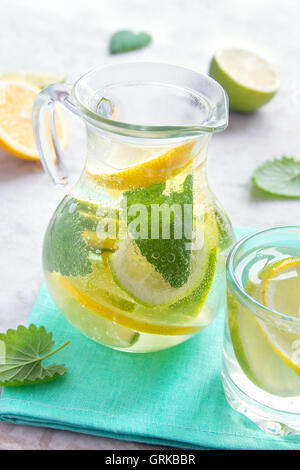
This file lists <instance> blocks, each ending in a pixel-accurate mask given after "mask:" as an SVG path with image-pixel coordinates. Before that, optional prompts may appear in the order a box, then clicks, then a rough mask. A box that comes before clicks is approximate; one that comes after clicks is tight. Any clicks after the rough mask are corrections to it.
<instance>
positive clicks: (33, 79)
mask: <svg viewBox="0 0 300 470" xmlns="http://www.w3.org/2000/svg"><path fill="white" fill-rule="evenodd" d="M2 79H13V80H14V79H18V80H24V81H26V82H29V83H32V85H35V86H37V87H39V88H40V89H42V88H45V87H46V86H48V85H50V84H51V83H58V82H64V81H65V80H66V76H65V75H52V74H48V73H39V72H28V71H25V70H15V71H12V72H11V71H9V72H0V80H2Z"/></svg>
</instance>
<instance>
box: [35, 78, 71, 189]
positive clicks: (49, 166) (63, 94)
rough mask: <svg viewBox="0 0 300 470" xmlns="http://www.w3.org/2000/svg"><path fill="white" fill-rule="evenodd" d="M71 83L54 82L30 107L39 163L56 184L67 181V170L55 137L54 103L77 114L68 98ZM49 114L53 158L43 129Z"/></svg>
mask: <svg viewBox="0 0 300 470" xmlns="http://www.w3.org/2000/svg"><path fill="white" fill-rule="evenodd" d="M70 92H71V85H68V84H66V83H54V84H53V85H49V86H47V87H46V88H44V89H43V90H42V91H41V92H40V93H39V94H38V95H37V97H36V98H35V100H34V103H33V108H32V125H33V133H34V138H35V143H36V146H37V149H38V153H39V156H40V158H41V163H42V165H43V168H44V170H45V171H46V173H48V174H49V175H50V177H51V179H52V180H53V182H54V183H55V184H57V185H61V186H64V185H65V184H67V182H68V172H67V169H66V167H65V165H64V162H63V156H62V151H61V148H60V145H59V140H58V138H57V132H56V123H55V112H54V108H55V103H56V102H58V103H60V104H62V105H63V106H65V107H66V108H67V109H69V110H70V111H72V112H73V113H75V114H76V115H78V116H79V112H78V110H77V108H76V106H75V105H74V104H73V103H72V101H71V99H70ZM46 113H48V114H49V120H50V131H51V139H52V143H53V148H54V152H55V157H56V158H55V159H54V158H53V156H52V154H51V151H50V148H49V145H48V143H47V137H46V130H45V116H46Z"/></svg>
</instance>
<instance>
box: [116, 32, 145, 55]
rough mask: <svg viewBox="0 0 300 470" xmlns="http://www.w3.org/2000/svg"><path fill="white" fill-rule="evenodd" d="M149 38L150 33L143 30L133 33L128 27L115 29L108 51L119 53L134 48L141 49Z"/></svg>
mask: <svg viewBox="0 0 300 470" xmlns="http://www.w3.org/2000/svg"><path fill="white" fill-rule="evenodd" d="M151 39H152V38H151V35H150V34H149V33H145V32H141V33H135V32H133V31H131V30H129V29H126V30H122V31H117V32H116V33H114V34H113V35H112V37H111V40H110V46H109V49H110V53H111V54H120V53H122V52H128V51H133V50H135V49H142V48H143V47H146V46H147V45H148V44H149V43H150V42H151Z"/></svg>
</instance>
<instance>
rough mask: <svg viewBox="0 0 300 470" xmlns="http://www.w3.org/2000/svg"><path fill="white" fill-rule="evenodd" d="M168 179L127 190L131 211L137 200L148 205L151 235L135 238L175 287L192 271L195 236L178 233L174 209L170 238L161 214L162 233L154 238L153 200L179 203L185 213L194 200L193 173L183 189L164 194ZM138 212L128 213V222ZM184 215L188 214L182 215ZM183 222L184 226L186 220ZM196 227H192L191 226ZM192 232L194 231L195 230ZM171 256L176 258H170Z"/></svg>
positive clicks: (143, 251) (168, 203) (162, 202)
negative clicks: (188, 245) (190, 244)
mask: <svg viewBox="0 0 300 470" xmlns="http://www.w3.org/2000/svg"><path fill="white" fill-rule="evenodd" d="M165 189H166V183H165V182H163V183H159V184H156V185H153V186H148V187H147V188H143V189H136V190H134V191H127V192H125V193H124V196H125V197H126V202H127V211H128V210H129V209H130V207H132V205H133V204H143V206H145V207H146V208H147V221H146V222H148V238H147V239H146V238H137V239H135V242H136V244H137V246H138V247H139V249H140V251H141V253H142V255H143V256H145V258H146V259H147V261H148V262H149V263H151V264H152V265H153V266H154V267H155V269H156V270H157V271H158V272H159V273H160V274H161V275H162V276H163V278H164V279H165V281H167V282H168V283H169V284H170V286H171V287H175V288H176V287H181V286H182V285H183V284H185V283H186V282H187V280H188V278H189V275H190V261H191V251H190V250H188V249H186V243H187V242H191V238H190V239H189V238H186V237H185V236H182V237H181V238H180V239H176V238H175V237H174V234H175V217H174V213H173V211H171V212H170V222H169V227H168V228H169V230H170V238H163V233H162V227H163V224H165V223H166V221H165V220H163V216H162V214H161V213H160V215H159V237H158V238H157V239H154V238H151V218H152V212H151V204H159V205H161V204H166V205H167V206H168V207H169V208H170V207H171V206H172V205H173V204H179V205H180V207H181V210H182V216H184V205H185V204H189V205H191V207H193V206H192V204H193V177H192V176H191V175H189V176H187V177H186V179H185V181H184V183H183V188H182V190H181V191H178V192H176V191H173V190H172V191H171V192H170V194H164V191H165ZM135 217H136V216H130V215H127V223H128V225H129V224H130V223H131V222H132V221H133V220H134V219H135ZM182 218H183V219H184V217H182ZM182 225H183V226H184V220H183V223H182ZM191 228H192V227H191ZM191 236H192V233H191ZM170 256H172V258H173V261H172V262H170Z"/></svg>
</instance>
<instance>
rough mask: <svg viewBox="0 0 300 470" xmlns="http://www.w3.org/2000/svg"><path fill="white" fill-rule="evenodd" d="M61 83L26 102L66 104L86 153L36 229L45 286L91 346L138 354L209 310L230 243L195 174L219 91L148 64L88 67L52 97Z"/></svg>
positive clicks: (176, 336)
mask: <svg viewBox="0 0 300 470" xmlns="http://www.w3.org/2000/svg"><path fill="white" fill-rule="evenodd" d="M116 67H117V69H118V70H119V72H120V74H121V75H118V77H117V78H116V74H115V72H116ZM170 69H171V70H170ZM170 72H172V73H170ZM152 75H153V76H152ZM120 76H121V77H122V80H121V79H120ZM196 79H197V80H196ZM103 80H104V81H105V80H106V82H107V83H106V82H105V83H102V82H101V81H103ZM158 81H159V82H161V83H157V82H158ZM186 82H187V83H186ZM196 85H197V87H199V89H196V90H194V91H193V89H191V87H192V86H194V87H195V86H196ZM55 87H56V88H55ZM62 87H63V86H62V85H59V86H58V88H59V91H60V93H58V92H57V89H58V88H57V86H56V85H55V86H54V88H53V86H52V87H49V88H48V89H46V90H45V91H44V92H42V94H41V95H40V98H38V100H37V103H36V105H35V106H36V109H37V110H38V113H40V112H41V109H42V108H43V105H44V104H45V103H44V102H43V98H44V95H45V94H47V96H48V97H49V96H50V97H52V98H53V97H54V98H56V99H58V97H59V99H60V101H64V104H67V106H68V107H69V108H72V106H74V107H76V110H77V111H78V110H79V112H80V113H81V117H83V118H84V119H85V121H86V128H87V136H88V138H87V160H86V166H85V169H84V171H83V173H82V175H81V177H80V180H79V181H78V183H77V184H76V185H75V187H74V188H73V189H72V190H71V191H70V192H69V194H68V195H67V196H66V197H65V198H64V199H63V201H62V202H61V204H60V205H59V207H58V208H57V210H56V212H55V214H54V215H53V217H52V219H51V221H50V224H49V226H48V229H47V233H46V236H45V241H44V249H43V263H44V269H45V275H46V281H47V286H48V289H49V291H50V293H51V295H52V297H53V299H54V300H55V302H56V304H57V305H58V307H59V308H60V310H61V311H62V312H63V314H64V315H65V316H66V317H67V318H68V320H69V321H70V322H71V323H72V324H73V325H74V326H76V327H77V328H79V329H80V330H81V331H82V332H83V333H84V334H86V335H87V336H89V337H90V338H92V339H94V340H95V341H98V342H99V343H101V344H104V345H107V346H110V347H112V348H115V349H121V350H124V351H130V352H149V351H155V350H159V349H164V348H168V347H170V346H174V345H176V344H178V343H181V342H182V341H185V340H186V339H188V338H190V337H191V336H192V335H194V334H195V333H197V332H198V331H200V330H202V329H203V328H205V327H206V326H207V325H209V324H210V322H211V321H212V320H213V318H214V316H215V315H216V314H217V313H218V311H219V310H220V306H221V305H222V302H223V301H224V293H225V261H226V256H227V254H228V250H229V248H230V247H231V245H232V244H233V241H234V235H233V231H232V227H231V224H230V222H229V220H228V218H227V216H226V214H225V213H224V211H223V209H222V208H221V206H220V205H219V203H218V202H217V201H216V200H215V198H214V196H213V194H212V192H211V190H210V188H209V186H208V183H207V176H206V154H207V147H208V143H209V140H210V136H211V133H212V131H213V130H221V129H222V128H224V127H225V125H226V119H227V108H226V99H225V97H224V93H223V90H222V89H221V87H220V86H219V85H218V84H217V83H216V82H214V81H213V80H212V79H210V78H209V77H204V76H201V75H199V74H194V73H193V72H190V71H187V70H185V69H182V68H180V67H179V68H178V67H173V66H163V65H157V64H156V65H154V64H134V65H132V66H128V65H127V66H120V65H119V66H114V67H109V68H107V69H104V71H102V73H99V71H94V72H91V73H90V74H87V76H84V77H83V78H82V79H80V80H79V82H77V84H76V85H75V87H74V88H73V92H72V94H71V97H70V96H69V94H68V91H67V90H66V89H65V90H64V95H63V96H64V99H63V100H62V98H61V97H62V90H63V88H62ZM209 93H210V94H211V95H209ZM54 95H55V96H54ZM54 98H53V99H54ZM39 100H40V101H39ZM67 100H68V103H67ZM155 104H156V105H155ZM40 121H41V120H40V115H37V117H36V121H35V123H36V131H35V133H36V137H37V143H38V145H40V151H41V153H42V155H43V153H45V147H44V148H43V144H44V143H45V142H42V141H41V134H40V127H39V128H37V126H40V125H41V122H40ZM200 121H201V122H200ZM151 124H154V125H151ZM54 139H55V136H54ZM54 147H55V146H54ZM42 158H44V160H45V161H44V165H46V166H48V167H49V159H47V157H45V155H44V157H42ZM57 165H58V170H59V171H56V170H57V168H56V169H55V168H54V170H55V171H56V173H53V174H54V179H55V178H56V179H57V180H59V178H61V180H62V179H63V178H64V177H63V175H62V173H61V171H62V169H63V167H62V166H61V167H60V168H59V165H60V155H59V154H58V158H57ZM48 169H49V168H48ZM52 170H53V168H52ZM59 172H60V173H59ZM53 174H52V176H53Z"/></svg>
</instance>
